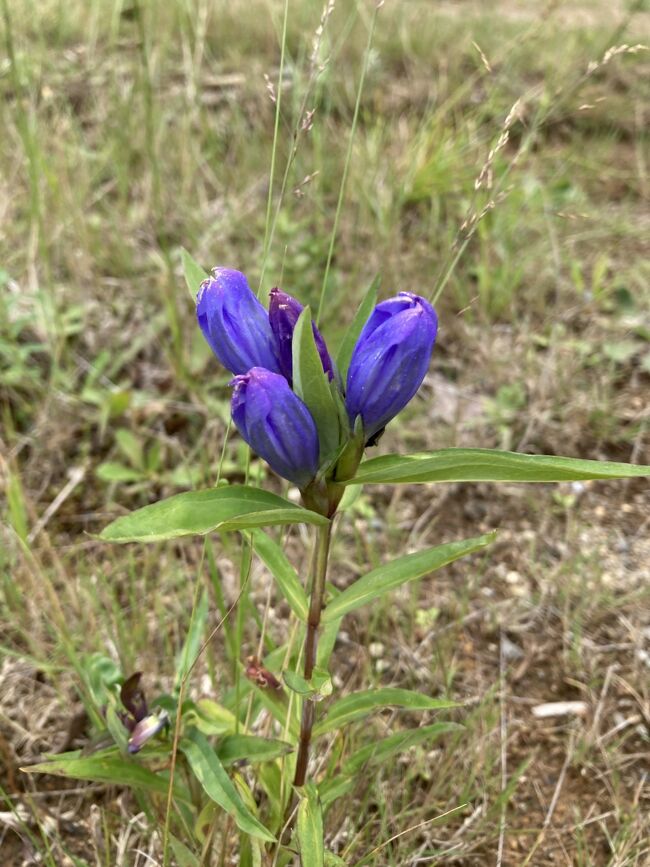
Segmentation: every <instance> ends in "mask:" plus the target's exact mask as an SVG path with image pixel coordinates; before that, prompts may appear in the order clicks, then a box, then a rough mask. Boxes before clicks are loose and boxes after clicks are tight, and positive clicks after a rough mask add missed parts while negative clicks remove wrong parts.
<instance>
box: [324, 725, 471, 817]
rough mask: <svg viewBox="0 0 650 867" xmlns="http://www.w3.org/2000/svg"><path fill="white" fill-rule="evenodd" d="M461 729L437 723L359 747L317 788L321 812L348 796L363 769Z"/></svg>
mask: <svg viewBox="0 0 650 867" xmlns="http://www.w3.org/2000/svg"><path fill="white" fill-rule="evenodd" d="M463 728H464V727H463V726H462V725H459V724H458V723H453V722H439V723H433V724H432V725H428V726H421V727H420V728H417V729H406V730H405V731H401V732H396V733H395V734H393V735H389V736H388V737H385V738H382V739H381V740H379V741H373V742H371V743H369V744H366V746H364V747H361V748H360V749H358V750H355V752H354V753H353V754H352V755H351V756H350V758H349V759H347V760H346V761H345V762H344V763H343V766H342V768H341V773H340V774H337V775H336V776H335V777H329V779H326V780H324V781H323V782H322V783H321V784H320V785H319V787H318V791H319V794H320V796H321V801H322V803H323V809H325V810H326V809H327V808H328V807H329V806H330V805H331V804H333V803H334V801H336V800H338V799H339V798H340V797H343V796H344V795H347V794H348V792H349V791H350V789H351V788H352V787H353V786H354V784H355V782H356V780H357V777H358V774H359V771H360V770H361V769H363V768H364V766H366V765H367V766H369V767H372V766H374V765H378V764H382V763H383V762H386V761H387V760H388V759H390V758H392V757H393V756H396V755H398V754H399V753H402V752H405V751H406V750H408V749H410V748H411V747H413V746H415V745H416V744H421V743H424V742H431V741H432V740H434V739H435V738H437V737H440V736H441V735H444V734H449V733H450V732H459V731H463Z"/></svg>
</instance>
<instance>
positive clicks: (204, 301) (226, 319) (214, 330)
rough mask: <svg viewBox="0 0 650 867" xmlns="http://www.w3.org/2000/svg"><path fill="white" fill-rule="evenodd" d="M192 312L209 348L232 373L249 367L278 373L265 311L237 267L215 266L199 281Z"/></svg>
mask: <svg viewBox="0 0 650 867" xmlns="http://www.w3.org/2000/svg"><path fill="white" fill-rule="evenodd" d="M196 315H197V319H198V321H199V326H200V327H201V331H202V332H203V336H204V337H205V339H206V340H207V341H208V343H209V344H210V347H211V349H212V351H213V352H214V354H215V355H216V356H217V358H218V359H219V361H220V362H221V363H222V364H223V366H224V367H225V368H227V369H228V370H230V371H232V373H236V374H241V373H246V372H247V371H249V370H250V369H251V367H265V368H266V369H267V370H272V371H274V372H275V373H280V366H279V364H278V359H277V355H276V348H275V338H274V336H273V332H272V330H271V325H270V323H269V316H268V313H267V311H266V310H265V309H264V307H263V306H262V305H261V304H260V302H259V301H258V300H257V298H256V297H255V295H254V294H253V292H252V290H251V288H250V286H249V285H248V281H247V280H246V277H245V276H244V275H243V274H242V273H241V272H240V271H234V270H232V269H231V268H215V269H214V270H213V271H212V276H211V277H210V278H208V279H207V280H205V281H204V282H203V283H202V284H201V288H200V290H199V294H198V296H197V299H196Z"/></svg>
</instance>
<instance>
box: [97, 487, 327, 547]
mask: <svg viewBox="0 0 650 867" xmlns="http://www.w3.org/2000/svg"><path fill="white" fill-rule="evenodd" d="M302 523H304V524H326V523H327V518H324V517H323V516H322V515H318V514H317V513H316V512H311V511H309V510H308V509H302V508H301V507H300V506H296V505H294V503H290V502H289V501H288V500H285V499H283V498H282V497H279V496H277V494H272V493H270V492H268V491H262V490H260V489H259V488H252V487H248V486H246V485H231V486H228V487H223V488H208V489H207V490H205V491H186V492H185V493H183V494H176V495H175V496H173V497H168V498H167V499H166V500H160V501H159V502H157V503H153V504H152V505H150V506H144V508H142V509H137V511H135V512H131V513H130V514H129V515H124V517H122V518H117V520H115V521H113V523H112V524H109V525H108V527H105V528H104V530H102V532H101V534H100V537H99V538H100V539H104V540H105V541H106V542H160V541H162V540H163V539H175V538H177V537H178V536H191V535H198V536H203V535H205V534H206V533H211V532H212V531H213V530H220V531H221V532H223V533H225V532H227V531H229V530H245V529H248V528H252V527H266V526H270V525H272V524H302Z"/></svg>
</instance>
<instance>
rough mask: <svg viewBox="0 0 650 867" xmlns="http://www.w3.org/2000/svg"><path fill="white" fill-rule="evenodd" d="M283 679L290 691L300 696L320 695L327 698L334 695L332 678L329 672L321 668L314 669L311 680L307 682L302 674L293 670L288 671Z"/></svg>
mask: <svg viewBox="0 0 650 867" xmlns="http://www.w3.org/2000/svg"><path fill="white" fill-rule="evenodd" d="M282 677H283V679H284V682H285V683H286V685H287V686H288V687H289V689H290V690H292V691H293V692H295V693H297V694H298V695H303V696H305V695H320V696H322V697H323V698H326V697H327V696H329V695H331V694H332V678H331V677H330V675H329V672H327V671H324V670H323V669H321V668H314V671H313V672H312V676H311V679H310V680H305V678H304V677H303V676H302V675H301V674H299V673H298V672H297V671H291V669H286V670H285V671H284V672H283V673H282Z"/></svg>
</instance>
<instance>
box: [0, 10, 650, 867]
mask: <svg viewBox="0 0 650 867" xmlns="http://www.w3.org/2000/svg"><path fill="white" fill-rule="evenodd" d="M0 11H1V13H2V15H1V20H2V28H1V29H2V36H1V40H2V41H1V43H0V44H1V45H2V48H1V53H0V120H1V129H2V137H1V139H0V220H1V223H0V243H1V246H0V251H1V254H2V255H1V258H0V490H1V491H2V494H3V496H2V499H1V500H0V787H1V788H0V800H1V806H0V847H1V852H2V856H1V857H0V864H2V865H3V867H4V865H5V864H6V865H14V864H15V865H23V864H24V865H31V864H46V865H51V867H54V865H56V867H59V865H76V867H81V865H102V867H109V865H134V867H135V865H137V867H144V865H146V864H162V863H163V854H162V843H161V841H162V826H161V820H160V815H159V814H158V813H157V812H156V810H155V809H153V808H152V807H151V805H150V804H149V803H148V802H147V801H146V800H145V799H144V798H141V797H139V796H134V795H133V794H132V793H129V792H128V791H126V790H123V789H120V788H117V787H114V786H107V785H99V784H88V785H86V784H82V783H71V782H70V781H69V780H62V779H57V778H53V777H52V778H50V777H45V776H39V775H27V774H25V773H23V772H22V771H21V770H20V769H21V768H22V767H24V766H27V765H29V764H33V763H35V762H37V761H40V760H41V759H42V758H43V756H44V755H46V754H51V753H56V752H60V751H63V750H66V749H72V748H74V747H82V746H84V745H86V744H87V743H88V742H89V741H91V739H92V737H93V733H94V732H95V730H96V726H97V723H98V721H99V719H100V717H99V713H100V710H101V708H99V707H98V706H96V704H94V703H93V695H92V683H93V677H94V676H95V674H96V672H97V671H98V670H99V669H101V668H102V666H104V667H105V666H114V667H115V669H116V670H117V669H119V671H120V672H121V673H122V674H123V675H124V676H126V675H128V674H131V673H132V672H134V671H136V670H141V671H143V672H144V680H145V683H146V685H147V689H148V690H149V691H150V692H151V693H152V694H153V693H155V692H156V691H158V692H165V691H170V690H171V689H172V688H173V686H174V681H175V677H176V672H177V665H178V657H179V654H180V653H181V649H182V648H183V646H184V643H185V641H186V637H187V633H188V627H189V623H190V616H191V612H192V609H193V606H195V604H196V599H197V592H196V590H197V586H200V587H205V588H206V592H207V600H208V605H207V608H206V610H205V615H204V618H203V620H202V622H201V626H202V630H203V631H202V633H201V636H199V637H197V639H196V640H197V641H198V640H199V638H201V637H205V636H207V635H208V634H209V633H210V631H211V630H212V629H214V627H215V626H216V625H217V624H219V623H220V622H221V621H222V619H223V625H222V626H221V627H220V628H219V629H218V630H217V632H216V635H215V637H214V639H213V640H212V641H211V642H210V643H209V645H208V647H207V648H206V651H205V653H204V654H203V655H202V657H201V659H200V662H199V664H198V665H197V667H196V669H195V671H194V673H193V675H192V679H191V682H190V684H189V691H190V694H191V695H192V696H193V697H195V698H196V697H211V698H214V699H216V700H219V699H220V698H221V697H222V696H223V695H225V694H226V693H227V692H229V691H230V690H231V689H232V688H233V685H234V684H235V681H236V680H237V677H236V672H238V671H239V668H238V663H239V662H243V661H245V660H246V658H247V657H248V656H250V655H255V654H258V653H259V654H262V655H263V654H264V652H265V651H270V650H272V649H273V648H274V647H276V646H277V645H280V644H282V643H283V642H285V641H286V640H287V636H288V634H289V631H290V629H291V621H290V612H289V609H288V607H287V606H286V605H285V604H282V603H280V602H279V601H278V597H277V594H276V591H275V588H274V585H273V581H272V579H271V577H270V575H269V574H268V572H267V571H266V570H265V569H264V568H263V566H262V564H261V563H259V562H258V561H257V560H256V559H255V558H253V562H252V566H251V571H250V576H249V578H248V580H247V581H246V586H245V592H244V593H243V594H242V595H241V597H240V596H239V593H240V580H241V573H242V563H241V550H242V549H241V543H240V540H239V538H238V537H237V536H235V535H233V536H230V537H228V536H224V537H219V536H215V537H214V538H211V539H209V540H208V541H207V543H206V544H205V546H204V544H203V541H201V540H196V541H192V540H189V541H188V540H182V541H180V542H177V543H175V544H171V543H169V544H159V545H152V546H142V547H139V546H123V547H120V546H109V545H107V544H105V543H103V542H101V541H100V540H98V539H97V538H96V536H97V534H98V533H99V531H100V530H101V529H102V527H104V526H105V525H106V524H107V523H108V522H109V521H110V520H111V519H112V518H114V517H116V516H118V515H120V514H122V513H124V512H125V511H126V510H129V509H134V508H137V507H138V506H142V505H145V504H147V503H150V502H153V501H154V500H156V499H158V498H160V497H162V496H168V495H170V494H172V493H174V492H178V491H182V490H187V489H189V488H192V487H195V486H196V487H200V486H203V487H205V486H209V485H211V484H214V483H215V481H216V478H217V475H218V474H219V475H220V476H221V477H222V478H224V479H228V480H230V481H241V480H242V479H243V477H244V469H243V468H244V467H245V466H246V462H247V453H246V448H245V446H244V444H243V443H242V441H241V440H240V439H239V438H238V437H237V436H236V435H235V434H234V433H233V432H231V431H229V430H228V421H229V389H228V388H227V382H228V379H229V376H228V374H227V373H226V372H225V371H224V370H223V369H221V368H220V367H219V366H218V364H217V362H216V360H215V359H214V357H213V356H212V355H211V353H210V350H209V348H208V347H207V345H206V344H205V342H204V341H203V338H202V336H201V334H200V332H199V330H198V328H197V326H196V321H195V315H194V302H193V299H192V296H191V294H190V292H189V291H188V288H187V287H186V285H185V280H184V276H183V264H182V249H183V248H185V249H187V250H188V251H189V252H190V253H191V254H192V256H193V257H194V258H195V259H196V260H197V261H198V262H199V263H200V264H201V265H202V266H203V267H204V268H206V269H209V268H210V267H212V266H214V265H216V264H222V265H229V266H231V267H235V268H238V269H240V270H242V271H244V272H245V273H246V274H247V275H248V277H249V279H250V282H251V285H252V286H254V287H256V288H257V287H258V286H259V287H260V288H261V291H262V294H263V295H264V296H266V294H267V293H268V291H269V290H270V289H271V288H272V287H273V286H276V285H279V286H281V287H282V288H283V289H285V290H286V291H288V292H291V293H293V294H295V295H297V296H298V297H300V298H301V300H302V301H303V302H305V303H309V304H310V305H311V307H312V310H313V311H314V312H317V311H320V316H319V320H320V325H321V330H322V331H323V332H324V333H325V335H326V336H327V338H328V341H329V342H330V343H331V344H332V345H334V346H335V345H336V343H337V341H338V340H340V337H341V335H342V333H343V330H344V327H345V326H346V325H347V324H348V323H349V321H350V320H351V318H352V316H353V314H354V311H355V309H356V306H357V304H358V302H359V300H360V299H361V297H362V294H363V293H364V291H365V290H366V289H367V287H368V285H369V284H370V283H371V282H372V280H373V279H374V277H375V276H376V275H377V274H379V275H381V281H382V282H381V293H382V294H383V295H384V296H387V295H389V294H391V293H394V292H396V291H399V290H402V289H407V290H412V291H415V292H418V293H419V294H422V295H425V296H427V297H429V298H434V297H435V298H436V299H437V300H436V306H437V309H438V312H439V317H440V323H441V328H440V334H439V339H438V344H437V346H436V350H435V352H434V357H433V363H432V367H431V369H430V372H429V374H428V376H427V378H426V380H425V383H424V385H423V387H422V389H421V391H420V393H419V397H418V399H417V400H415V401H414V402H413V403H412V404H411V405H410V407H409V408H408V410H407V411H406V412H405V413H404V414H403V415H402V416H400V418H399V420H398V421H397V422H396V423H394V424H392V425H391V426H390V427H389V429H388V431H387V433H386V435H385V438H384V439H383V440H382V442H381V443H380V445H379V446H378V449H377V452H378V453H382V452H384V451H388V450H389V449H390V450H402V451H417V450H418V449H425V448H440V447H445V446H460V445H467V446H469V445H471V446H485V447H498V448H506V449H513V450H519V451H526V452H532V453H546V454H555V453H557V454H568V455H574V456H580V457H585V458H609V459H614V460H625V461H632V462H638V463H642V462H645V463H650V444H649V438H650V433H649V432H648V418H649V406H650V401H649V400H648V395H649V394H650V314H649V310H650V306H649V304H650V288H649V286H650V264H649V263H650V256H649V253H650V243H649V241H648V239H649V238H650V218H649V212H648V193H649V179H648V155H649V150H648V112H649V108H648V92H649V89H650V54H649V53H648V51H647V49H646V48H645V46H646V45H647V44H649V43H650V10H649V7H648V5H647V3H646V2H636V3H635V2H630V3H624V2H604V0H602V2H601V0H591V2H584V3H582V2H578V0H575V2H569V0H566V2H561V0H559V2H555V3H552V2H551V3H548V4H541V3H535V2H532V0H523V2H519V3H515V2H510V0H497V2H494V3H487V2H478V0H476V2H471V0H458V2H442V0H441V2H431V0H429V2H426V0H408V2H406V0H405V2H397V0H394V2H387V3H385V4H384V5H383V6H382V7H381V8H380V9H378V10H377V9H376V8H375V4H374V3H373V2H372V0H368V2H366V0H339V2H337V3H330V4H328V3H325V4H324V5H323V4H321V3H318V2H315V0H314V2H312V0H289V2H287V3H286V4H285V3H284V2H279V0H278V2H274V0H248V2H242V0H233V2H229V3H226V2H218V0H165V2H155V0H66V2H58V0H38V2H36V0H0ZM250 477H251V479H252V480H254V481H255V482H256V483H259V484H262V485H264V486H265V487H266V488H268V489H271V490H277V491H280V492H286V486H285V483H283V482H281V481H280V480H278V479H277V478H276V477H274V476H273V475H272V474H271V473H270V472H268V473H267V471H266V470H265V468H264V466H263V465H262V464H261V463H260V462H258V461H257V460H255V459H253V460H252V462H251V465H250ZM649 514H650V495H649V491H648V486H647V483H645V482H643V481H642V480H636V481H630V482H611V483H609V482H608V483H605V482H595V483H587V484H577V485H566V486H565V485H553V486H550V485H544V486H526V485H522V486H517V485H504V486H501V487H499V488H496V487H492V486H489V485H487V484H481V485H474V486H466V485H462V484H451V485H444V486H421V487H418V488H416V487H412V488H400V489H397V490H395V489H392V488H388V487H386V488H382V487H378V488H368V489H367V490H365V491H364V493H363V494H362V496H361V497H360V498H359V500H358V501H357V502H356V504H355V506H354V508H353V509H351V510H350V511H349V512H347V513H346V514H345V515H344V516H343V517H342V519H341V520H340V524H339V528H338V535H337V538H336V543H335V545H336V549H335V555H336V562H337V563H340V564H341V566H340V569H337V572H336V574H334V575H333V576H332V580H333V582H334V583H335V584H336V585H337V586H339V587H344V586H346V584H347V583H349V581H350V580H351V579H352V578H353V577H355V576H358V575H360V574H363V573H364V572H366V571H368V569H370V568H372V567H374V566H376V565H378V564H379V563H381V562H386V561H387V560H389V559H390V558H391V557H393V556H395V555H396V554H397V553H399V552H406V551H409V550H416V549H418V548H420V547H422V546H423V545H425V544H428V545H434V544H437V543H438V542H442V541H449V540H453V539H456V538H463V537H466V536H471V535H476V534H477V533H479V532H485V531H487V530H490V529H493V528H498V529H499V530H500V532H499V536H498V541H497V543H496V544H495V545H493V546H492V547H491V548H490V549H489V551H488V553H487V554H482V555H480V556H475V557H474V559H470V560H467V561H460V562H458V563H455V564H453V565H452V566H450V567H448V568H447V569H446V570H443V571H441V572H438V573H436V575H435V576H432V577H431V578H428V579H424V580H423V581H421V582H418V584H416V585H413V586H412V587H411V588H410V589H405V590H402V591H399V592H398V593H396V594H395V595H394V596H392V597H391V598H390V600H389V601H388V602H385V603H382V604H381V605H378V606H375V607H373V608H372V609H371V610H370V611H364V613H362V614H359V615H355V616H354V617H352V618H350V619H349V621H346V626H345V630H344V632H343V633H342V635H341V639H340V641H339V643H338V644H337V647H336V648H335V651H334V655H333V659H332V671H333V673H334V683H335V687H336V690H337V692H338V694H344V693H345V692H346V691H348V690H351V689H354V688H359V686H360V685H361V684H363V685H366V686H371V685H377V686H379V685H400V686H406V687H409V688H417V689H420V690H422V691H424V692H430V693H431V694H438V693H439V692H441V691H442V692H444V693H446V694H448V695H449V696H450V697H451V698H453V699H455V700H457V701H459V702H462V703H463V707H462V708H460V709H458V710H454V711H452V712H447V714H446V716H445V718H449V719H453V720H455V721H457V722H460V723H462V724H463V726H464V728H463V729H462V730H461V731H459V732H458V733H453V734H446V735H445V736H444V737H442V738H440V739H438V740H436V741H435V742H432V743H430V744H426V745H425V746H422V745H420V746H417V747H413V748H412V749H411V751H410V752H406V753H404V754H403V755H402V756H400V757H399V758H398V759H395V760H391V761H390V762H389V763H388V764H387V765H386V766H380V767H373V768H372V771H371V772H368V773H364V774H363V775H362V776H361V777H360V779H359V780H358V785H357V786H356V788H353V789H352V790H351V791H350V792H349V793H348V794H347V795H346V797H345V798H344V799H342V800H340V801H337V802H336V803H335V804H333V806H332V807H331V809H330V810H329V811H328V813H327V815H326V825H325V836H326V842H327V845H328V847H329V848H330V849H331V850H332V851H334V852H336V853H338V855H339V856H340V857H341V858H342V859H343V861H344V862H345V863H347V864H350V865H358V867H361V865H395V867H402V865H419V864H455V865H463V867H465V865H479V867H480V865H484V864H485V865H488V864H496V865H504V867H506V865H512V867H514V865H528V864H529V865H584V867H587V865H611V867H623V865H638V867H642V865H644V864H646V863H648V859H649V858H650V842H649V841H650V820H649V819H648V810H649V808H650V782H649V777H648V774H649V773H650V759H649V756H650V742H649V741H650V728H649V726H650V689H649V683H650V677H649V675H650V668H649V666H650V589H649V587H650V585H649V583H648V578H649V573H648V563H650V519H649V517H648V516H649ZM303 534H304V536H305V537H306V530H305V528H296V529H294V530H292V531H291V532H289V533H284V534H283V536H282V538H283V540H284V541H285V542H286V550H287V552H288V555H289V556H290V557H291V558H292V559H293V561H294V564H295V565H296V567H297V568H298V569H299V570H301V572H304V569H305V567H306V562H302V561H301V559H300V558H301V557H302V556H303V555H302V554H301V552H302V551H303V550H304V549H305V545H304V544H302V543H304V542H305V538H303ZM285 537H286V538H285ZM305 559H306V558H305ZM238 599H239V601H238V602H237V600H238ZM236 602H237V604H236V605H235V603H236ZM225 615H227V616H225ZM560 701H562V702H564V701H571V702H577V703H578V704H574V705H572V710H571V711H570V712H567V711H566V710H564V711H562V710H561V712H560V713H559V714H558V715H553V716H548V717H546V716H543V715H542V716H540V715H539V710H536V709H538V708H539V706H540V705H543V704H545V703H548V702H560ZM404 716H405V714H404V712H397V711H391V712H386V713H383V714H378V715H377V716H376V717H374V718H372V719H371V721H370V722H369V723H367V724H366V725H364V726H362V727H358V728H356V729H355V728H351V729H349V730H347V733H346V736H345V738H342V737H339V738H336V739H332V741H331V742H330V743H329V744H328V746H327V749H326V752H325V754H324V755H323V758H322V761H323V762H324V763H334V764H336V763H337V762H340V761H341V760H342V758H343V757H345V756H348V755H352V754H354V752H355V750H357V749H358V748H359V747H360V746H361V745H363V744H364V743H367V742H368V739H369V738H374V737H379V736H381V735H383V734H387V733H389V732H391V731H395V730H399V728H400V726H401V725H402V724H403V722H404ZM423 717H424V719H425V720H426V719H427V717H426V715H423ZM412 722H413V721H412ZM215 827H216V831H215V833H214V836H213V838H212V839H211V841H210V842H211V845H210V846H204V851H203V852H201V850H200V848H199V849H198V850H197V851H196V852H194V856H195V858H196V861H195V862H190V861H188V862H187V863H196V864H205V865H208V864H214V865H221V864H237V863H239V861H238V854H237V853H238V851H239V850H238V843H237V835H236V834H235V833H234V829H233V828H232V827H231V826H229V825H228V823H227V822H222V823H221V824H219V823H217V824H216V825H215ZM186 842H188V841H186ZM188 845H189V843H188ZM5 853H6V854H5ZM174 857H175V858H177V857H178V854H177V853H176V854H174ZM199 859H201V860H199ZM170 863H176V862H175V861H174V860H173V859H172V861H171V862H170ZM178 864H179V865H181V867H184V864H183V863H182V861H181V860H179V861H178Z"/></svg>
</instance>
